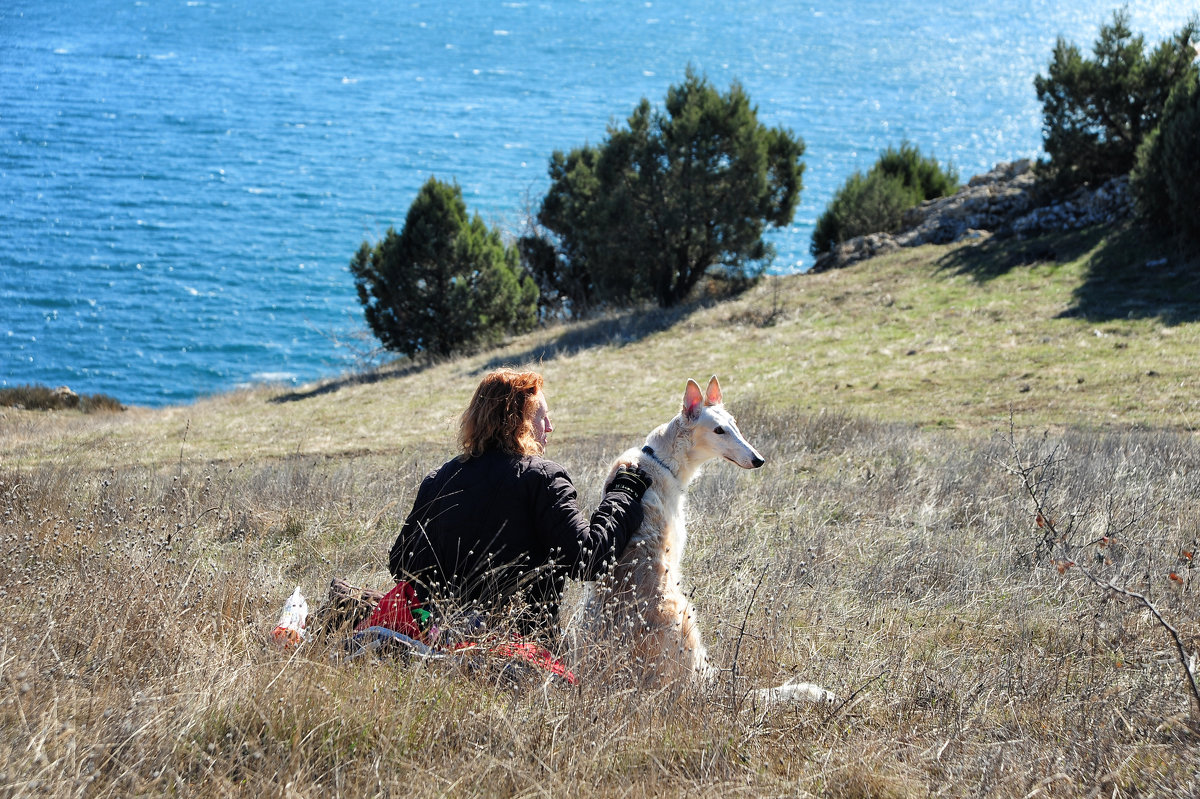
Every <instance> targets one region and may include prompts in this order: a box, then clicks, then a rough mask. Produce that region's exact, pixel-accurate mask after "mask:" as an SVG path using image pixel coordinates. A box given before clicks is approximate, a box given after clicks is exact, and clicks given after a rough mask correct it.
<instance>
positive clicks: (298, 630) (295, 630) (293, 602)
mask: <svg viewBox="0 0 1200 799" xmlns="http://www.w3.org/2000/svg"><path fill="white" fill-rule="evenodd" d="M307 622H308V600H307V599H305V598H304V594H302V593H300V586H296V590H295V592H293V593H292V595H291V596H290V597H288V601H287V602H285V603H284V605H283V614H282V615H280V617H279V624H277V625H275V629H274V630H271V637H272V638H274V639H275V640H276V641H278V642H279V643H280V644H282V645H283V646H285V647H287V646H298V645H299V644H300V643H302V642H303V641H304V639H305V638H306V637H307V633H306V632H305V630H304V628H305V625H306V624H307Z"/></svg>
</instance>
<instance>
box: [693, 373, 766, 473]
mask: <svg viewBox="0 0 1200 799" xmlns="http://www.w3.org/2000/svg"><path fill="white" fill-rule="evenodd" d="M681 413H682V415H683V418H684V421H685V422H687V424H688V425H689V426H690V427H691V429H692V449H693V451H694V452H695V453H696V454H697V455H699V456H701V457H704V456H707V458H724V459H725V460H727V461H729V462H731V463H736V464H737V465H738V466H741V467H742V468H743V469H757V468H758V467H760V466H762V465H763V463H765V461H764V460H763V456H762V455H760V454H759V452H758V450H756V449H755V448H754V447H753V446H751V445H750V442H749V441H747V440H746V437H745V436H743V435H742V431H741V430H739V429H738V426H737V422H736V421H734V418H733V414H731V413H730V412H729V411H727V410H725V406H724V405H722V404H721V384H720V383H718V382H717V378H716V375H713V378H712V379H711V380H709V381H708V388H707V389H705V391H704V392H701V391H700V384H699V383H697V382H696V381H695V380H691V379H689V380H688V381H687V388H686V389H684V392H683V410H682V411H681ZM707 458H704V459H707Z"/></svg>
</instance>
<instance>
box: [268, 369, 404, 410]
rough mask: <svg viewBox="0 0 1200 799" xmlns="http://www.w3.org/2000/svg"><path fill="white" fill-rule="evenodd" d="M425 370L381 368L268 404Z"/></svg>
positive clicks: (272, 400) (291, 393) (331, 391)
mask: <svg viewBox="0 0 1200 799" xmlns="http://www.w3.org/2000/svg"><path fill="white" fill-rule="evenodd" d="M425 368H427V367H426V365H424V364H414V363H409V364H405V365H404V366H380V367H378V368H376V369H372V370H371V371H369V372H359V373H357V374H352V375H347V376H345V377H341V378H338V379H336V380H330V381H329V382H328V383H321V384H320V385H318V386H315V387H313V388H310V389H308V390H305V391H289V392H287V393H286V394H280V395H278V396H276V397H271V398H270V399H269V400H267V402H273V403H275V404H277V405H278V404H282V403H284V402H299V401H300V400H306V399H312V398H313V397H320V396H322V395H325V394H333V393H334V392H337V391H341V390H342V389H343V388H349V387H350V386H369V385H372V384H373V383H382V382H383V381H385V380H395V379H397V378H400V377H407V376H408V375H411V374H415V373H417V372H419V371H421V370H422V369H425Z"/></svg>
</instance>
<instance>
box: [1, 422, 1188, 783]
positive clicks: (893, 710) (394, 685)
mask: <svg viewBox="0 0 1200 799" xmlns="http://www.w3.org/2000/svg"><path fill="white" fill-rule="evenodd" d="M734 407H735V410H737V411H738V412H739V415H740V417H741V420H742V422H743V427H744V429H745V430H746V432H747V435H748V436H749V437H750V438H751V439H752V440H754V441H756V442H757V443H758V444H759V445H760V447H761V449H762V450H763V451H764V453H765V454H766V455H767V457H768V458H769V459H770V460H769V465H768V467H767V468H766V469H764V470H760V471H758V472H755V473H742V472H739V471H736V470H734V469H732V467H727V466H725V465H718V466H714V467H712V468H710V469H709V470H708V471H707V472H706V473H705V474H704V475H703V476H702V477H701V479H700V480H699V482H698V483H697V484H696V486H695V487H694V494H693V500H694V501H693V502H692V507H691V515H692V519H693V534H692V539H691V540H692V545H691V551H690V553H689V557H688V570H689V573H690V575H691V585H692V587H693V592H694V593H693V597H694V601H695V602H696V604H697V606H698V608H699V609H700V611H701V612H702V613H703V614H704V619H705V629H706V633H707V638H708V641H709V642H710V644H711V650H712V655H713V658H714V660H715V662H716V663H718V664H720V665H722V666H724V667H726V668H728V667H730V666H731V665H732V663H731V658H732V653H733V651H734V650H735V648H736V649H737V650H738V651H739V653H740V654H739V660H740V662H739V663H738V670H739V673H740V674H742V675H743V676H744V682H741V683H739V684H738V685H730V684H729V683H728V681H726V682H725V683H723V684H722V685H721V686H720V687H719V689H718V690H717V691H715V692H714V693H713V694H711V695H697V694H689V695H685V696H684V697H682V698H680V699H678V700H675V699H672V698H670V697H668V696H666V695H644V694H641V693H639V692H637V691H635V690H634V689H633V688H632V687H631V684H630V683H627V682H621V681H620V679H619V678H617V679H616V680H603V679H593V680H590V681H585V683H584V685H583V686H582V687H581V688H580V689H576V690H566V689H545V688H543V687H539V686H536V685H534V686H528V685H527V686H524V687H522V688H520V689H517V690H514V689H513V688H512V687H511V686H509V685H508V684H507V683H502V682H497V681H496V680H494V679H492V678H490V677H487V676H481V675H469V674H465V673H462V672H460V671H458V670H456V669H453V668H449V667H444V666H441V665H439V664H414V665H412V666H409V667H405V666H403V665H402V664H400V663H396V662H387V663H381V664H366V663H356V664H350V665H335V664H334V663H333V662H331V661H330V659H329V655H330V652H331V649H332V644H330V643H328V642H326V643H316V644H313V645H306V646H305V647H303V648H301V649H300V650H299V651H298V652H294V653H287V652H281V651H279V650H277V649H275V648H273V647H272V646H270V645H268V644H267V642H266V638H265V635H266V631H267V630H268V629H269V627H270V626H271V625H272V624H273V622H274V618H275V616H276V614H277V613H278V611H279V608H280V607H281V604H282V600H283V598H284V597H285V596H286V594H287V593H288V591H289V588H290V586H292V585H294V584H299V585H301V586H303V587H304V588H305V589H306V591H307V592H308V593H309V594H310V596H312V595H314V594H317V593H319V591H320V590H321V589H322V587H323V586H324V584H325V583H326V581H327V580H328V578H329V576H330V575H332V574H344V575H347V576H349V577H350V578H351V579H352V580H357V581H359V582H365V583H367V584H375V585H379V584H382V583H383V582H385V580H386V572H385V569H384V564H383V553H384V551H385V549H386V545H387V543H388V542H389V541H390V539H391V537H392V535H393V534H394V531H395V524H396V520H397V515H398V514H399V513H400V512H401V511H402V509H404V508H406V507H407V502H408V500H409V498H410V497H411V495H412V493H413V490H414V488H415V484H416V482H417V479H418V475H419V474H420V473H421V472H422V471H423V470H424V469H425V468H426V467H427V466H431V465H433V463H434V461H435V460H436V458H433V457H429V458H425V459H414V460H408V461H405V460H401V461H399V462H397V461H394V460H392V459H380V458H373V457H363V458H351V459H325V458H312V457H296V458H291V459H287V460H283V461H272V462H265V463H256V464H252V465H246V464H243V465H226V464H210V465H208V466H206V467H203V468H199V469H195V470H194V469H192V468H189V467H186V466H185V467H179V466H176V467H175V468H152V469H148V468H143V467H136V466H135V467H128V468H120V467H112V468H110V469H108V470H105V471H101V472H86V471H81V470H73V469H71V468H69V467H62V466H53V465H48V466H42V467H37V468H33V469H28V470H22V471H20V472H15V471H8V472H6V473H5V474H3V476H0V506H2V507H3V510H2V514H3V515H2V518H3V539H2V541H3V543H2V545H3V556H2V559H0V577H2V583H3V586H4V588H3V589H2V591H3V594H2V596H0V600H2V602H3V612H2V613H0V635H2V636H3V639H2V643H0V727H2V729H3V732H4V735H3V743H0V773H2V774H0V785H3V786H4V789H5V790H6V791H7V792H9V793H11V794H13V795H31V794H38V793H43V792H48V793H54V794H56V795H89V796H97V795H98V796H103V795H130V794H163V793H182V794H189V795H191V794H198V795H210V794H215V795H228V794H243V793H255V794H259V793H265V794H269V795H313V796H315V795H321V794H326V793H335V794H339V795H346V796H362V795H376V794H401V793H403V794H406V795H407V794H413V795H430V796H432V795H438V796H443V795H450V796H496V795H503V796H525V795H534V794H537V795H543V794H544V795H556V794H564V793H569V794H583V795H629V796H651V795H661V794H669V795H696V794H698V793H703V794H705V795H717V794H720V795H764V794H765V795H801V796H803V795H828V796H851V797H867V796H879V797H889V796H926V795H930V794H931V793H936V794H944V795H949V796H1015V797H1024V796H1027V795H1029V794H1030V793H1031V792H1034V791H1037V792H1038V793H1037V795H1046V796H1074V795H1086V794H1088V793H1089V792H1090V791H1092V789H1093V788H1100V789H1101V793H1102V794H1103V795H1105V796H1109V795H1112V793H1113V791H1114V789H1115V790H1117V791H1118V792H1119V793H1120V794H1121V795H1160V796H1168V795H1183V794H1186V793H1188V792H1193V793H1194V792H1195V791H1196V790H1200V775H1198V774H1197V766H1196V765H1195V764H1196V763H1197V762H1200V738H1198V737H1197V735H1196V733H1195V732H1194V731H1189V729H1188V728H1187V721H1188V719H1189V715H1188V714H1189V707H1188V696H1187V693H1186V691H1185V689H1184V686H1183V683H1182V678H1181V672H1180V669H1179V667H1178V664H1177V663H1176V662H1174V661H1173V660H1172V654H1171V650H1170V646H1169V642H1168V640H1167V639H1166V637H1165V636H1164V635H1163V632H1162V630H1161V628H1159V627H1158V625H1157V624H1156V623H1155V622H1154V620H1153V619H1152V618H1151V617H1150V616H1149V615H1148V614H1147V613H1145V612H1144V611H1143V610H1141V609H1140V608H1138V607H1135V606H1133V605H1131V604H1130V603H1128V602H1123V601H1121V600H1120V599H1119V598H1117V597H1114V596H1112V595H1107V594H1105V593H1103V592H1100V591H1098V590H1096V589H1095V588H1094V587H1093V586H1092V585H1091V584H1090V583H1087V582H1086V581H1084V580H1081V579H1078V578H1077V577H1076V576H1074V575H1072V573H1071V572H1070V571H1069V570H1068V571H1067V572H1066V573H1065V574H1060V573H1059V571H1058V569H1057V568H1056V567H1055V565H1054V562H1053V559H1052V558H1043V559H1041V560H1037V559H1035V558H1033V557H1032V553H1034V551H1035V550H1036V549H1037V546H1038V543H1039V541H1040V530H1039V528H1038V527H1037V525H1036V523H1035V519H1034V517H1033V515H1032V513H1031V510H1030V507H1029V505H1028V502H1027V500H1026V498H1025V497H1024V496H1023V494H1022V490H1021V486H1020V485H1019V483H1018V482H1017V481H1016V480H1014V478H1013V477H1012V475H1010V474H1009V473H1008V472H1007V471H1006V470H1005V469H1004V468H1003V464H1005V463H1007V462H1009V459H1010V455H1011V453H1010V452H1009V444H1008V442H1007V441H1006V440H1005V438H1004V436H1003V435H984V434H967V435H964V434H962V433H935V432H928V431H919V430H917V429H915V428H913V427H911V426H904V425H897V424H883V423H877V422H869V421H866V420H864V419H862V418H861V417H854V416H846V415H838V414H828V413H827V414H816V415H812V414H808V413H805V412H801V411H797V412H794V413H790V414H788V413H779V412H775V411H770V410H768V409H767V408H766V407H765V406H761V405H757V406H756V405H754V404H749V403H748V404H744V405H743V406H741V407H738V406H736V405H735V406H734ZM1017 444H1018V447H1019V448H1020V451H1022V452H1023V453H1025V454H1026V455H1028V456H1030V458H1031V459H1032V458H1033V457H1034V456H1035V455H1037V454H1038V453H1040V452H1043V451H1045V448H1046V447H1048V446H1054V447H1057V455H1058V456H1059V458H1060V462H1059V463H1058V466H1057V467H1056V469H1057V472H1056V473H1055V474H1054V475H1050V476H1048V478H1047V482H1046V483H1045V486H1046V488H1047V490H1048V492H1049V493H1048V501H1049V502H1050V503H1052V504H1053V505H1054V506H1055V507H1062V508H1070V512H1073V513H1075V514H1076V515H1077V518H1078V521H1077V523H1076V524H1077V527H1076V529H1086V530H1088V531H1089V535H1090V531H1092V530H1096V531H1103V530H1106V529H1107V530H1108V531H1109V532H1111V533H1112V535H1111V541H1110V542H1109V543H1108V544H1107V552H1109V553H1116V554H1115V555H1114V556H1113V557H1114V558H1115V562H1114V563H1112V564H1109V565H1103V564H1100V566H1099V568H1104V569H1108V570H1109V571H1110V572H1111V573H1112V575H1113V576H1114V577H1116V578H1118V579H1121V580H1126V581H1128V582H1130V583H1131V584H1134V585H1136V586H1137V587H1138V588H1139V589H1141V590H1146V591H1149V592H1151V594H1152V596H1153V597H1154V598H1155V600H1156V601H1157V602H1158V603H1159V606H1160V608H1161V609H1162V611H1163V612H1164V614H1166V615H1168V616H1169V617H1170V618H1171V620H1172V621H1173V623H1174V624H1175V625H1176V626H1177V627H1178V628H1179V629H1180V630H1181V631H1183V633H1184V635H1185V638H1186V640H1187V642H1188V645H1189V646H1190V647H1191V648H1192V651H1195V650H1196V648H1197V647H1198V646H1200V612H1198V611H1197V607H1198V603H1197V602H1196V601H1195V596H1194V594H1195V590H1196V586H1195V585H1194V584H1193V581H1194V578H1193V571H1191V570H1189V569H1187V568H1185V567H1183V566H1181V565H1180V564H1178V563H1177V559H1178V557H1179V553H1180V552H1181V551H1185V550H1186V549H1187V548H1188V547H1189V546H1194V541H1193V539H1194V538H1195V536H1196V534H1197V531H1196V523H1195V519H1197V518H1200V499H1198V498H1200V484H1198V483H1197V481H1198V480H1200V477H1198V475H1200V446H1198V445H1197V442H1196V441H1195V440H1194V438H1193V437H1191V436H1188V435H1187V434H1179V433H1173V432H1132V431H1131V432H1124V433H1098V432H1090V433H1089V432H1069V433H1065V434H1062V435H1057V436H1052V437H1050V438H1048V439H1043V438H1042V437H1041V436H1022V437H1019V440H1018V441H1017ZM614 446H615V443H614V442H613V441H611V440H608V439H604V438H600V439H597V440H595V441H593V442H591V444H590V445H585V446H579V447H576V448H575V449H574V451H573V452H571V453H569V454H568V457H564V458H563V460H564V461H565V462H566V464H567V465H568V468H570V469H571V470H572V471H573V472H574V473H576V474H577V475H579V480H580V482H581V483H584V484H592V483H594V482H595V481H597V480H599V478H600V477H601V472H600V465H599V464H600V463H601V462H602V461H603V459H604V458H605V457H607V453H609V452H611V451H612V450H613V448H614ZM1105 525H1108V526H1109V527H1107V528H1106V527H1105ZM1118 528H1119V529H1120V532H1116V530H1117V529H1118ZM1089 540H1090V539H1089ZM1069 543H1070V544H1071V546H1074V547H1076V549H1075V550H1072V551H1073V552H1074V553H1075V556H1076V557H1079V554H1078V553H1079V552H1090V551H1091V550H1094V549H1095V546H1094V545H1092V547H1091V549H1089V548H1088V546H1087V544H1088V541H1085V540H1082V539H1080V540H1077V541H1073V542H1069ZM1170 572H1176V573H1182V574H1183V575H1184V578H1185V584H1184V585H1181V586H1178V587H1177V588H1176V587H1173V583H1172V581H1170V580H1169V579H1168V577H1167V575H1168V573H1170ZM760 581H761V586H762V588H761V590H759V591H758V592H757V594H755V589H756V587H758V586H759V585H760ZM752 596H756V599H755V601H754V602H753V603H751V597H752ZM747 613H748V618H749V621H748V623H747V626H746V629H745V630H744V631H743V629H742V619H743V618H744V617H745V616H746V615H747ZM739 638H740V644H739V641H738V639H739ZM795 675H802V676H804V677H805V678H806V679H810V680H813V681H816V682H818V683H821V684H824V685H827V686H829V687H831V688H832V689H834V690H835V691H837V692H838V693H839V694H840V695H842V696H843V697H849V696H854V697H855V698H854V700H853V701H852V702H851V703H850V704H848V705H846V706H843V707H840V708H838V709H837V711H836V712H834V713H830V712H829V711H827V710H823V709H817V708H801V709H783V710H778V711H777V712H774V713H771V714H768V715H765V716H764V715H762V714H761V713H758V712H756V711H755V710H753V709H748V708H747V707H745V706H744V704H743V702H742V698H743V693H744V690H745V689H746V688H748V687H750V686H755V685H757V686H761V685H769V684H776V683H778V682H781V681H783V680H785V679H787V678H789V677H792V676H795ZM1190 718H1191V719H1192V720H1193V721H1194V720H1195V719H1196V716H1194V715H1193V716H1191V717H1190Z"/></svg>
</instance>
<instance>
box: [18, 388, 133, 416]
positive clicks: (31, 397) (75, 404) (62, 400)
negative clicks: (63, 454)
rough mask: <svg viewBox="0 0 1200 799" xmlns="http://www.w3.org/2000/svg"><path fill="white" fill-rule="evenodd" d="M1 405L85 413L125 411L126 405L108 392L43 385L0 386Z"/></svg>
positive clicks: (34, 409) (33, 409)
mask: <svg viewBox="0 0 1200 799" xmlns="http://www.w3.org/2000/svg"><path fill="white" fill-rule="evenodd" d="M0 406H4V407H8V408H23V409H25V410H27V411H62V410H70V409H75V410H79V411H82V412H84V413H96V412H99V411H103V412H114V411H123V410H125V406H124V405H122V404H121V403H120V402H119V401H117V400H116V399H113V398H112V397H110V396H108V395H107V394H76V393H75V392H73V391H70V390H62V389H56V388H48V387H46V386H41V385H27V386H16V387H15V388H0Z"/></svg>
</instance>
